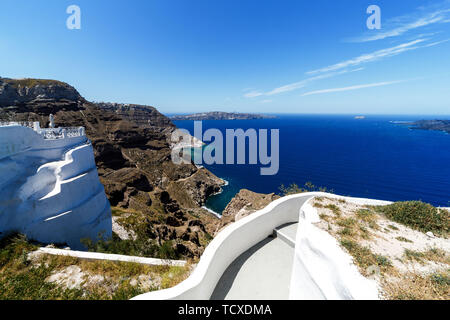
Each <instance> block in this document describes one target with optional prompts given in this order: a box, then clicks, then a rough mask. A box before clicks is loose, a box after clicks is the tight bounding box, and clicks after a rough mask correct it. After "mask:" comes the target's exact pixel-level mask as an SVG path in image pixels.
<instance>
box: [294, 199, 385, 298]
mask: <svg viewBox="0 0 450 320" xmlns="http://www.w3.org/2000/svg"><path fill="white" fill-rule="evenodd" d="M326 196H327V197H332V198H341V199H345V200H346V201H349V202H353V203H355V204H360V205H386V204H389V203H390V202H386V201H379V200H370V199H355V198H347V197H346V198H344V197H339V196H335V195H326ZM319 221H320V218H319V216H318V214H317V210H316V209H315V208H314V207H313V206H312V205H311V200H309V201H308V202H306V203H305V204H304V205H303V207H302V209H301V210H300V216H299V223H298V228H297V236H296V240H295V254H294V262H293V267H292V275H291V283H290V291H289V299H292V300H376V299H378V296H379V289H378V286H377V283H376V281H375V280H371V279H367V278H365V277H363V276H362V275H361V274H360V273H359V271H358V269H357V267H356V266H355V265H354V263H353V259H352V257H351V256H350V255H349V254H348V253H346V252H345V251H344V250H343V249H342V248H341V247H340V246H339V244H338V242H337V240H336V239H335V238H334V237H332V236H331V235H330V234H329V233H327V232H325V231H323V230H321V229H320V228H318V227H316V226H315V225H314V223H316V222H319Z"/></svg>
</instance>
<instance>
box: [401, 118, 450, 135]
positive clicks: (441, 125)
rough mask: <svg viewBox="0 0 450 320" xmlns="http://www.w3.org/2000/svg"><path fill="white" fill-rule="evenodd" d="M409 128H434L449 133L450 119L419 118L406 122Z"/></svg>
mask: <svg viewBox="0 0 450 320" xmlns="http://www.w3.org/2000/svg"><path fill="white" fill-rule="evenodd" d="M407 124H408V125H409V126H411V129H419V130H435V131H444V132H447V133H450V120H419V121H415V122H411V123H407Z"/></svg>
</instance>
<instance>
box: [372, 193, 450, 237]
mask: <svg viewBox="0 0 450 320" xmlns="http://www.w3.org/2000/svg"><path fill="white" fill-rule="evenodd" d="M377 210H378V211H379V212H381V213H383V214H384V215H386V217H388V218H389V219H391V220H393V221H395V222H398V223H401V224H404V225H406V226H408V227H411V228H413V229H416V230H420V231H422V232H428V231H432V232H433V233H435V234H439V235H444V236H446V235H447V234H448V231H449V221H450V220H449V215H450V214H449V212H448V211H447V210H439V209H437V208H435V207H433V206H432V205H430V204H427V203H423V202H421V201H406V202H396V203H393V204H391V205H387V206H380V207H377Z"/></svg>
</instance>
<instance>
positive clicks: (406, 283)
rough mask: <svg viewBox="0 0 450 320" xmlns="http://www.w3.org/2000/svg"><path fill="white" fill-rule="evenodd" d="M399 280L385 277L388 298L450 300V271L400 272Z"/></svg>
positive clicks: (384, 285)
mask: <svg viewBox="0 0 450 320" xmlns="http://www.w3.org/2000/svg"><path fill="white" fill-rule="evenodd" d="M397 276H398V281H387V280H386V279H384V281H383V288H384V291H385V293H386V298H387V299H391V300H449V299H450V294H449V285H450V273H449V270H447V271H446V272H443V273H434V274H431V275H421V274H417V273H412V272H408V273H406V274H398V275H397Z"/></svg>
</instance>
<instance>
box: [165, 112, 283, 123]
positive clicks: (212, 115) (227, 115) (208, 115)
mask: <svg viewBox="0 0 450 320" xmlns="http://www.w3.org/2000/svg"><path fill="white" fill-rule="evenodd" d="M274 118H276V116H272V115H265V114H254V113H236V112H221V111H214V112H202V113H194V114H188V115H174V116H171V117H170V119H171V120H175V121H179V120H196V121H200V120H253V119H274Z"/></svg>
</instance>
